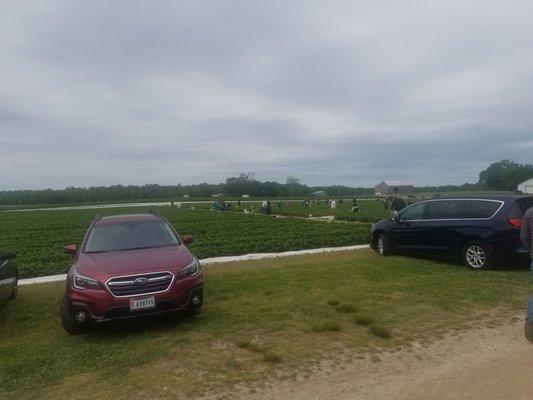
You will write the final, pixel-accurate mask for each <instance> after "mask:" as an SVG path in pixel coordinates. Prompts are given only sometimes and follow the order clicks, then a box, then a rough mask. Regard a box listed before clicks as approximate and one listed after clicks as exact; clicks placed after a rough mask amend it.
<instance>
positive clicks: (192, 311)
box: [185, 289, 204, 317]
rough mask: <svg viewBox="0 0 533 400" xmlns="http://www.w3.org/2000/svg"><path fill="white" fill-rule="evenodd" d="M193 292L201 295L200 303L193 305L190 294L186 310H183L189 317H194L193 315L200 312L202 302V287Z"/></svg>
mask: <svg viewBox="0 0 533 400" xmlns="http://www.w3.org/2000/svg"><path fill="white" fill-rule="evenodd" d="M194 294H199V295H200V296H201V301H200V304H197V305H194V304H193V302H192V296H191V300H189V306H188V307H187V311H186V312H185V313H186V314H187V315H188V316H189V317H194V316H195V315H198V314H200V313H201V312H202V305H203V304H204V291H203V289H201V290H200V291H195V292H194Z"/></svg>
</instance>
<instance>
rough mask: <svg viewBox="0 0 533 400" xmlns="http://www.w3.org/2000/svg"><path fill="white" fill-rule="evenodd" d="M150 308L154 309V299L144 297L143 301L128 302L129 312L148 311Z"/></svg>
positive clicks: (133, 300) (132, 300)
mask: <svg viewBox="0 0 533 400" xmlns="http://www.w3.org/2000/svg"><path fill="white" fill-rule="evenodd" d="M150 308H155V298H154V297H146V298H144V299H131V300H130V310H131V311H138V310H148V309H150Z"/></svg>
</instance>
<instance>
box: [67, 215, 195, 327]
mask: <svg viewBox="0 0 533 400" xmlns="http://www.w3.org/2000/svg"><path fill="white" fill-rule="evenodd" d="M190 242H192V237H191V236H183V237H180V236H179V235H178V234H177V233H176V231H175V230H174V228H173V227H172V226H171V225H170V223H169V222H168V221H167V220H166V219H164V218H162V217H161V216H159V215H158V214H157V213H155V212H151V213H150V214H142V215H119V216H110V217H103V218H102V217H99V216H97V217H96V218H95V220H94V221H93V223H92V224H91V226H90V227H89V229H88V231H87V234H86V235H85V239H84V240H83V243H82V245H81V247H80V248H77V246H76V245H72V244H71V245H68V246H65V251H66V252H68V253H72V254H75V256H76V259H75V263H74V265H73V266H72V267H71V268H70V270H69V272H68V275H67V284H66V291H65V296H64V298H63V303H62V307H61V322H62V324H63V327H64V328H65V330H66V331H67V332H69V333H71V334H78V333H82V332H84V331H85V330H87V328H89V327H91V326H93V325H95V324H96V323H99V322H103V321H109V320H114V319H121V318H132V317H137V316H145V315H152V314H160V313H163V312H171V311H185V312H187V313H189V314H198V313H200V310H201V307H202V302H203V276H202V269H201V266H200V263H199V262H198V259H197V258H196V257H194V256H193V255H192V254H191V253H190V252H189V250H188V249H187V247H185V245H186V244H188V243H190Z"/></svg>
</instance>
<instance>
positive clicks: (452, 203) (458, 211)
mask: <svg viewBox="0 0 533 400" xmlns="http://www.w3.org/2000/svg"><path fill="white" fill-rule="evenodd" d="M464 203H465V202H464V201H461V200H442V201H430V202H429V203H428V208H427V211H426V219H460V218H462V217H463V208H464Z"/></svg>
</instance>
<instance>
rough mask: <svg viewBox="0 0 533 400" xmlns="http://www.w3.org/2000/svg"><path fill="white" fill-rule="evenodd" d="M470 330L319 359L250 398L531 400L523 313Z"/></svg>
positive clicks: (531, 352)
mask: <svg viewBox="0 0 533 400" xmlns="http://www.w3.org/2000/svg"><path fill="white" fill-rule="evenodd" d="M513 320H514V322H512V323H509V324H506V325H503V326H499V327H495V328H487V327H486V326H480V328H476V329H472V330H469V331H467V332H463V333H461V334H454V335H449V336H447V337H445V338H444V339H442V340H439V341H436V342H434V343H433V344H429V345H427V344H421V343H414V344H413V345H412V346H411V347H409V348H408V349H406V350H402V351H398V352H395V353H382V354H380V355H379V359H377V358H375V357H373V358H372V357H369V358H366V359H363V360H357V361H355V362H353V363H350V364H344V365H342V366H336V367H332V366H331V363H329V365H328V363H324V366H323V367H322V369H321V371H320V372H316V373H313V374H312V375H311V376H309V377H308V378H305V379H303V378H298V379H296V380H285V381H281V382H275V383H274V384H272V385H269V386H270V387H269V388H268V389H265V390H262V391H261V392H260V393H252V394H241V395H240V396H232V398H240V399H253V400H265V399H269V400H278V399H279V400H282V399H283V400H285V399H291V400H311V399H313V400H322V399H335V400H348V399H350V400H354V399H357V400H363V399H364V400H367V399H368V400H374V399H375V400H378V399H379V400H387V399H394V400H427V399H432V400H458V399H461V400H465V399H483V400H501V399H512V400H521V399H524V400H525V399H533V379H532V377H533V344H531V343H529V342H527V341H526V340H525V338H524V335H523V316H522V315H517V316H516V317H515V318H514V319H513Z"/></svg>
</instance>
